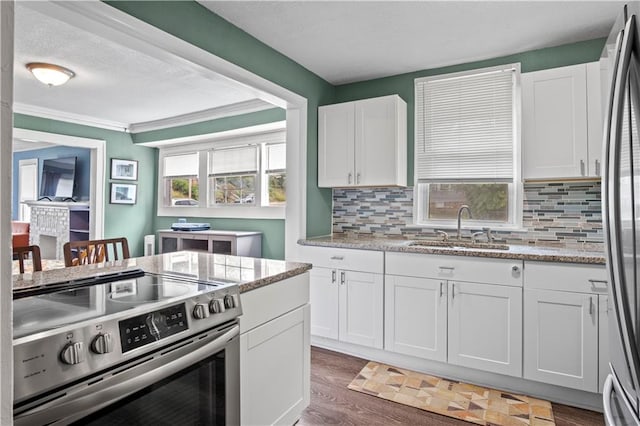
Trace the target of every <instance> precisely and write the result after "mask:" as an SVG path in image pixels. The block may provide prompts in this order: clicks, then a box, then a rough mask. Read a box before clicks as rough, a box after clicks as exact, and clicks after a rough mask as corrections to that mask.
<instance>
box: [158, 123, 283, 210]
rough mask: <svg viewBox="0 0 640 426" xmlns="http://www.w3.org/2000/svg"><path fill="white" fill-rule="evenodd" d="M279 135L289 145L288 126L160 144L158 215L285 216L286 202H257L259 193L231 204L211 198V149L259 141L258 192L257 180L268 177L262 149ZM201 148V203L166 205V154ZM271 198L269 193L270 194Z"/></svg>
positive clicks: (198, 150)
mask: <svg viewBox="0 0 640 426" xmlns="http://www.w3.org/2000/svg"><path fill="white" fill-rule="evenodd" d="M275 138H278V143H279V142H280V141H281V142H282V143H285V149H286V130H285V129H277V130H271V131H267V132H259V133H251V134H246V135H242V136H238V137H229V138H224V139H218V138H211V139H207V140H204V141H199V142H195V143H182V144H179V145H173V146H166V147H160V148H159V149H158V163H157V164H158V179H157V181H156V185H157V188H156V190H157V197H158V198H157V209H158V213H157V214H158V216H170V217H195V218H242V219H284V218H285V208H286V205H277V206H268V205H267V206H263V205H259V204H258V199H259V195H258V194H256V203H255V204H243V203H239V204H237V205H231V204H222V205H220V204H215V203H213V204H212V203H210V200H209V192H210V191H209V189H210V188H209V169H208V164H209V152H210V151H212V149H213V148H214V147H215V148H226V147H233V146H238V145H247V144H257V145H259V146H260V149H259V151H260V152H259V154H258V155H259V168H260V170H259V171H258V174H257V175H258V176H257V178H256V192H258V190H261V188H262V185H263V184H262V183H260V185H261V186H260V188H259V187H258V183H259V182H262V181H265V180H267V179H264V178H263V176H262V175H264V169H263V167H262V166H263V160H262V155H261V153H262V150H263V148H262V147H263V146H264V145H266V144H267V143H274V139H275ZM190 152H198V153H199V156H198V157H199V159H198V161H199V163H198V181H199V200H198V202H199V205H198V206H165V205H164V192H163V191H164V187H163V186H164V180H165V177H164V158H165V157H166V156H171V155H180V154H183V153H190ZM267 201H268V197H267Z"/></svg>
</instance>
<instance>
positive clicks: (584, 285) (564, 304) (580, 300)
mask: <svg viewBox="0 0 640 426" xmlns="http://www.w3.org/2000/svg"><path fill="white" fill-rule="evenodd" d="M525 270H526V273H525V292H524V315H525V322H524V377H525V378H526V379H531V380H537V381H540V382H544V383H551V384H555V385H559V386H565V387H569V388H574V389H580V390H584V391H589V392H602V387H603V385H604V379H605V378H606V376H607V374H608V370H609V368H608V364H609V341H608V340H609V339H608V335H609V333H608V313H607V302H608V297H607V294H606V292H607V285H608V284H607V273H606V271H605V268H604V267H603V266H602V265H575V264H559V263H546V262H525Z"/></svg>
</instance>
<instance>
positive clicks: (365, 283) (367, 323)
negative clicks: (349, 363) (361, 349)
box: [338, 271, 384, 349]
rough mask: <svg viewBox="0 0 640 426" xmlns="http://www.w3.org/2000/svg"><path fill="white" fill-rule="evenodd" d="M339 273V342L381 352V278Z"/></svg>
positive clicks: (347, 272)
mask: <svg viewBox="0 0 640 426" xmlns="http://www.w3.org/2000/svg"><path fill="white" fill-rule="evenodd" d="M338 273H339V277H338V280H339V282H340V304H339V305H340V320H339V326H340V333H339V338H340V340H342V341H343V342H350V343H356V344H358V345H363V346H370V347H374V348H379V349H382V344H383V329H382V324H383V308H384V306H383V293H384V288H383V276H382V275H381V274H371V273H366V272H355V271H338Z"/></svg>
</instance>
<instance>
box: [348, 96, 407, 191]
mask: <svg viewBox="0 0 640 426" xmlns="http://www.w3.org/2000/svg"><path fill="white" fill-rule="evenodd" d="M355 114H356V116H355V173H356V175H355V184H356V185H360V186H373V185H402V186H405V185H406V184H407V169H406V164H407V148H406V146H407V142H406V139H407V136H406V135H407V134H406V104H405V103H404V101H402V100H401V99H400V98H399V97H398V96H384V97H381V98H374V99H365V100H362V101H358V102H356V104H355ZM403 120H404V123H403V122H402V121H403Z"/></svg>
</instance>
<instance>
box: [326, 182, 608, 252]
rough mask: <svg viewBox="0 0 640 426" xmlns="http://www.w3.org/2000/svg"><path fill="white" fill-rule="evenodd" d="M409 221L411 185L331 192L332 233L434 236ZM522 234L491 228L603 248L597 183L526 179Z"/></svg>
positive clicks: (543, 242)
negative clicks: (406, 186)
mask: <svg viewBox="0 0 640 426" xmlns="http://www.w3.org/2000/svg"><path fill="white" fill-rule="evenodd" d="M412 223H413V188H358V189H337V188H336V189H334V190H333V232H334V233H349V234H350V233H353V234H358V235H359V234H365V235H367V236H372V237H394V236H395V237H405V238H426V237H435V232H434V231H435V230H434V229H429V228H422V227H416V226H413V225H412ZM523 227H524V228H525V229H526V232H507V231H495V232H494V236H495V238H496V241H498V242H504V243H508V244H528V245H539V246H550V247H565V248H568V249H588V250H604V248H603V231H602V213H601V200H600V182H597V181H588V182H587V181H581V182H558V183H535V182H533V183H525V184H524V205H523Z"/></svg>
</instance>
